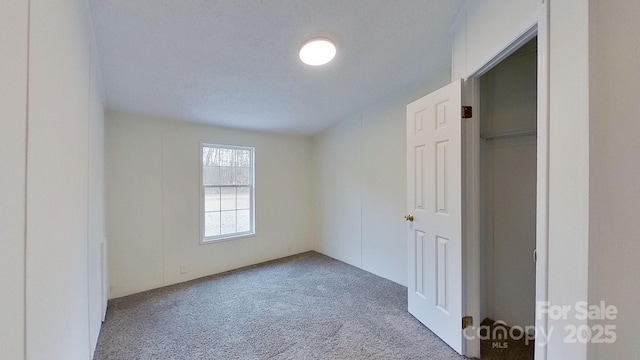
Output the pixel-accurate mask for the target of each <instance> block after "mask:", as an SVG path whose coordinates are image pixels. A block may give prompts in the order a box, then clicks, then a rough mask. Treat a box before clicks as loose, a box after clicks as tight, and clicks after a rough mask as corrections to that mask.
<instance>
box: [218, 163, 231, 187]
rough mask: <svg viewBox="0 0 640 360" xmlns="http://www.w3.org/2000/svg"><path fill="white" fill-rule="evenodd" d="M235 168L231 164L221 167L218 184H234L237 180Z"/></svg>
mask: <svg viewBox="0 0 640 360" xmlns="http://www.w3.org/2000/svg"><path fill="white" fill-rule="evenodd" d="M235 176H236V174H235V168H234V167H231V166H222V167H220V177H219V178H218V183H217V184H216V185H233V181H234V180H235Z"/></svg>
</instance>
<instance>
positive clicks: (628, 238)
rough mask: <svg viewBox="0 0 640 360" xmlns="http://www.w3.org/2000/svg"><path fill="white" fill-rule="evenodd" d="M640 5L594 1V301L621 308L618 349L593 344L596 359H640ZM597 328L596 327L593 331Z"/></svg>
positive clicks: (591, 266) (591, 268)
mask: <svg viewBox="0 0 640 360" xmlns="http://www.w3.org/2000/svg"><path fill="white" fill-rule="evenodd" d="M639 13H640V3H639V2H637V1H623V0H615V1H606V2H602V1H591V2H590V17H591V23H590V27H591V29H590V30H591V31H590V33H591V39H590V47H591V48H590V54H591V56H590V59H589V61H590V68H591V71H590V81H591V83H590V85H589V86H590V89H591V93H590V98H591V108H590V110H591V113H590V124H589V126H590V134H591V137H590V172H589V178H590V190H589V192H590V197H589V198H590V206H589V209H590V216H589V217H590V224H591V227H590V234H589V238H590V243H589V250H590V252H589V253H590V263H589V279H590V288H589V301H590V303H593V304H599V302H600V301H601V300H604V301H606V303H607V304H608V305H614V306H616V307H617V308H618V311H619V316H618V318H617V319H616V320H615V321H611V320H605V321H601V322H594V324H598V325H616V327H617V328H616V333H617V341H616V343H615V344H613V345H607V344H594V345H593V346H592V348H591V349H590V352H589V358H590V359H633V358H637V357H638V354H639V353H640V342H639V341H638V340H637V336H636V334H637V326H638V323H640V312H639V311H638V297H639V296H640V282H638V281H637V280H636V279H635V274H638V273H640V262H639V261H638V258H640V242H639V241H638V239H639V238H640V235H639V234H640V221H638V219H639V215H640V203H639V202H638V199H640V187H639V186H638V185H639V184H640V158H639V157H638V154H640V142H638V136H639V135H640V122H638V113H640V103H639V102H638V94H639V93H640V84H639V83H638V69H640V47H638V45H637V41H636V40H635V39H637V37H638V35H640V25H639V24H638V21H637V19H636V16H637V14H639ZM594 324H592V325H594Z"/></svg>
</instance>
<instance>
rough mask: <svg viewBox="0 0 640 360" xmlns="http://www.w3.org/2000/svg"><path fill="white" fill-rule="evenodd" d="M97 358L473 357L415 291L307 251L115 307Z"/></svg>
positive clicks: (126, 299) (298, 359)
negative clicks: (419, 304)
mask: <svg viewBox="0 0 640 360" xmlns="http://www.w3.org/2000/svg"><path fill="white" fill-rule="evenodd" d="M94 359H95V360H107V359H108V360H119V359H122V360H125V359H126V360H136V359H140V360H142V359H154V360H163V359H172V360H182V359H184V360H187V359H189V360H196V359H255V360H261V359H296V360H304V359H411V360H414V359H437V360H440V359H465V358H464V357H462V356H459V355H458V354H456V353H455V352H454V351H453V350H452V349H451V348H449V347H448V346H447V345H446V344H445V343H444V342H442V340H440V339H439V338H438V337H437V336H435V335H434V334H433V333H431V332H430V331H429V330H428V329H427V328H426V327H424V326H423V325H422V324H420V323H419V322H418V321H417V320H416V319H415V318H413V317H412V316H411V315H410V314H409V313H408V312H407V289H406V287H403V286H400V285H398V284H396V283H394V282H391V281H388V280H385V279H383V278H380V277H378V276H375V275H372V274H370V273H368V272H365V271H362V270H360V269H358V268H356V267H353V266H350V265H347V264H345V263H342V262H340V261H337V260H334V259H331V258H329V257H326V256H324V255H321V254H318V253H315V252H308V253H304V254H300V255H296V256H293V257H288V258H284V259H280V260H276V261H272V262H268V263H264V264H260V265H256V266H252V267H248V268H243V269H240V270H235V271H232V272H228V273H224V274H220V275H214V276H210V277H206V278H202V279H198V280H193V281H190V282H186V283H182V284H178V285H173V286H168V287H164V288H161V289H156V290H151V291H147V292H144V293H140V294H136V295H131V296H128V297H124V298H119V299H114V300H111V301H110V302H109V307H108V310H107V318H106V320H105V322H104V324H103V327H102V330H101V333H100V338H99V340H98V347H97V349H96V353H95V357H94Z"/></svg>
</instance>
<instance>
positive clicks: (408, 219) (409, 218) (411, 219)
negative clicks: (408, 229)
mask: <svg viewBox="0 0 640 360" xmlns="http://www.w3.org/2000/svg"><path fill="white" fill-rule="evenodd" d="M404 219H405V220H407V221H413V215H406V216H405V217H404Z"/></svg>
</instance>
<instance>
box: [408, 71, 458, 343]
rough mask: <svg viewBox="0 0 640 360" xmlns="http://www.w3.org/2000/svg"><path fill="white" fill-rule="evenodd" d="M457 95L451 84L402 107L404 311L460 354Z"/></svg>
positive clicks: (454, 86) (456, 89)
mask: <svg viewBox="0 0 640 360" xmlns="http://www.w3.org/2000/svg"><path fill="white" fill-rule="evenodd" d="M461 95H462V82H461V81H456V82H453V83H451V84H449V85H447V86H445V87H443V88H441V89H439V90H437V91H435V92H433V93H431V94H429V95H427V96H425V97H423V98H421V99H418V100H416V101H414V102H413V103H411V104H409V105H407V209H408V215H411V216H413V221H409V222H408V229H409V230H408V249H409V277H408V301H409V304H408V307H409V312H410V313H411V314H412V315H413V316H415V317H416V318H417V319H418V320H419V321H420V322H422V323H423V324H424V325H426V326H427V327H428V328H429V329H430V330H431V331H433V332H434V333H435V334H436V335H438V336H439V337H440V338H441V339H442V340H444V341H445V342H446V343H447V344H448V345H449V346H451V347H452V348H453V349H454V350H455V351H457V352H458V353H460V354H462V353H463V337H462V326H461V325H462V305H463V304H462V244H461V242H462V148H461V146H462V144H461V141H462V140H461V137H462V136H461V135H462V134H461V131H462V129H461V120H462V119H461ZM409 220H411V218H410V217H409Z"/></svg>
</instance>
